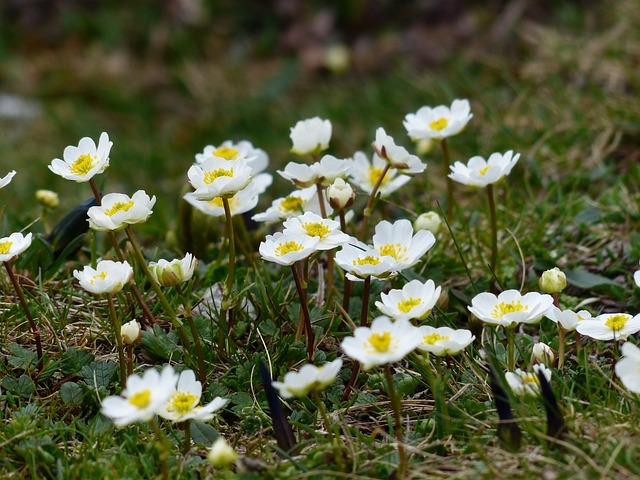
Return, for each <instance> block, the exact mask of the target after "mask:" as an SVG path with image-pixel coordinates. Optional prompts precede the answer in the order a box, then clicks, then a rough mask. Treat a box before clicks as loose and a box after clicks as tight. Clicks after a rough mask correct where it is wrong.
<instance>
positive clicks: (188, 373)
mask: <svg viewBox="0 0 640 480" xmlns="http://www.w3.org/2000/svg"><path fill="white" fill-rule="evenodd" d="M201 396H202V383H200V382H199V381H197V380H196V375H195V374H194V373H193V370H185V371H183V372H182V373H180V377H178V383H177V385H176V384H174V388H173V391H172V392H171V395H170V396H169V398H168V400H167V402H166V403H165V404H164V405H162V407H161V408H160V409H159V410H158V412H157V413H158V415H160V416H161V417H163V418H166V419H167V420H171V421H173V422H184V421H186V420H198V421H200V422H206V421H208V420H211V419H212V418H213V413H214V412H215V411H217V410H220V409H221V408H222V407H224V406H225V405H226V403H227V402H228V401H229V400H227V399H226V398H221V397H216V398H214V399H213V400H212V401H211V402H209V403H208V404H206V405H205V406H200V405H198V404H199V403H200V397H201Z"/></svg>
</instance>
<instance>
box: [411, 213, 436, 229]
mask: <svg viewBox="0 0 640 480" xmlns="http://www.w3.org/2000/svg"><path fill="white" fill-rule="evenodd" d="M441 226H442V218H440V215H438V214H437V213H436V212H426V213H422V214H420V215H418V218H416V219H415V220H414V221H413V228H415V229H416V230H428V231H430V232H431V233H433V234H434V235H437V234H438V232H440V227H441Z"/></svg>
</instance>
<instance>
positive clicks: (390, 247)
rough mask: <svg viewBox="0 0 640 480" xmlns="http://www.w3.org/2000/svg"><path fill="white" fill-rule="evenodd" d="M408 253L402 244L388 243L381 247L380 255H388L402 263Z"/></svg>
mask: <svg viewBox="0 0 640 480" xmlns="http://www.w3.org/2000/svg"><path fill="white" fill-rule="evenodd" d="M406 253H407V247H403V246H402V245H401V244H400V243H387V244H386V245H382V246H381V247H380V255H382V256H384V255H388V256H390V257H393V258H395V259H396V260H397V261H398V262H400V261H402V259H403V258H404V257H405V254H406Z"/></svg>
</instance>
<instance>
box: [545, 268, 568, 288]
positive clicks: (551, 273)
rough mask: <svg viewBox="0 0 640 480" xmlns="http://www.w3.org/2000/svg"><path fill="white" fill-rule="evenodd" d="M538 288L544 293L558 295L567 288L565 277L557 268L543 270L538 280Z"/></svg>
mask: <svg viewBox="0 0 640 480" xmlns="http://www.w3.org/2000/svg"><path fill="white" fill-rule="evenodd" d="M538 286H539V287H540V290H542V291H543V292H544V293H560V292H562V291H563V290H564V289H565V288H566V287H567V277H566V275H565V274H564V272H563V271H562V270H560V269H559V268H558V267H555V268H552V269H551V270H545V271H544V272H542V275H541V276H540V280H538Z"/></svg>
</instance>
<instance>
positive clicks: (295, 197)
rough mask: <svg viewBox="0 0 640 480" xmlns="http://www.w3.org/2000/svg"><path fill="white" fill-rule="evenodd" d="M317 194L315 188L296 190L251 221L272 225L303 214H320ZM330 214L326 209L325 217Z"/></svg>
mask: <svg viewBox="0 0 640 480" xmlns="http://www.w3.org/2000/svg"><path fill="white" fill-rule="evenodd" d="M317 193H318V190H317V188H316V187H309V188H305V189H302V190H296V191H294V192H291V194H289V195H287V196H286V197H282V198H278V199H277V200H274V201H273V202H272V203H271V206H270V207H269V208H268V209H267V210H266V211H265V212H262V213H257V214H255V215H254V216H253V217H251V219H252V220H254V221H256V222H267V223H274V222H279V221H281V220H284V219H286V218H291V217H296V216H298V215H302V214H303V213H305V212H313V213H318V214H320V203H319V201H318V195H317ZM332 212H333V210H332V209H331V208H328V207H327V215H331V213H332Z"/></svg>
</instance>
